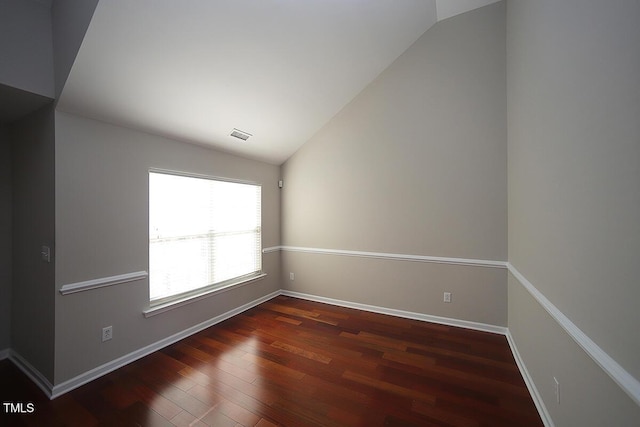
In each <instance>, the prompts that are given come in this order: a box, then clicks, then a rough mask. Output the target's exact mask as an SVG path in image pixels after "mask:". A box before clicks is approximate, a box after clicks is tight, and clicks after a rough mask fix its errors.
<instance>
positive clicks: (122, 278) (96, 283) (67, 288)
mask: <svg viewBox="0 0 640 427" xmlns="http://www.w3.org/2000/svg"><path fill="white" fill-rule="evenodd" d="M147 276H149V273H147V272H146V271H136V272H133V273H126V274H120V275H118V276H109V277H102V278H100V279H92V280H87V281H84V282H76V283H69V284H67V285H63V286H62V287H61V288H60V293H61V294H62V295H69V294H73V293H75V292H83V291H89V290H91V289H97V288H103V287H105V286H113V285H119V284H121V283H128V282H134V281H136V280H142V279H146V278H147Z"/></svg>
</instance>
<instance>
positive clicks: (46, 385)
mask: <svg viewBox="0 0 640 427" xmlns="http://www.w3.org/2000/svg"><path fill="white" fill-rule="evenodd" d="M9 360H11V361H12V362H13V364H14V365H16V366H17V367H18V369H20V370H21V371H22V372H23V373H24V374H25V375H26V376H27V377H29V379H30V380H31V381H33V382H34V383H35V385H37V386H38V387H39V388H40V390H42V391H43V392H44V394H45V395H47V397H48V398H49V399H52V397H51V390H52V389H53V385H51V383H50V382H49V380H48V379H47V378H46V377H45V376H44V375H42V373H41V372H40V371H39V370H37V369H36V368H34V367H33V365H32V364H31V363H29V362H28V361H27V359H25V358H24V357H22V356H21V355H20V354H18V353H17V352H16V351H15V350H12V349H11V350H9Z"/></svg>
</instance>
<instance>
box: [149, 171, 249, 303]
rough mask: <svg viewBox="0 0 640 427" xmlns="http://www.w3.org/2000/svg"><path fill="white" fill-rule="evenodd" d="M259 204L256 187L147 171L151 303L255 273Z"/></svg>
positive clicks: (206, 288)
mask: <svg viewBox="0 0 640 427" xmlns="http://www.w3.org/2000/svg"><path fill="white" fill-rule="evenodd" d="M260 202H261V187H260V186H259V185H254V184H245V183H237V182H229V181H221V180H217V179H209V178H202V177H193V176H185V175H177V174H172V173H164V172H149V296H150V300H151V302H152V303H162V302H165V301H167V300H172V299H174V298H180V297H183V296H190V295H191V294H194V293H197V292H200V291H201V290H203V289H204V290H208V288H216V287H218V286H223V285H226V284H228V283H233V282H234V281H238V280H241V279H243V278H245V277H247V278H249V277H251V276H252V275H258V274H259V273H260V272H261V270H262V256H261V255H262V251H261V250H262V244H261V211H260Z"/></svg>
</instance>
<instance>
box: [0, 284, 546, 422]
mask: <svg viewBox="0 0 640 427" xmlns="http://www.w3.org/2000/svg"><path fill="white" fill-rule="evenodd" d="M278 295H285V296H290V297H294V298H301V299H305V300H309V301H316V302H321V303H326V304H331V305H335V306H340V307H347V308H354V309H358V310H363V311H369V312H373V313H380V314H387V315H391V316H396V317H402V318H406V319H413V320H420V321H425V322H431V323H438V324H442V325H448V326H456V327H461V328H466V329H473V330H477V331H483V332H491V333H497V334H500V335H505V336H506V338H507V341H508V343H509V346H510V348H511V352H512V353H513V357H514V359H515V361H516V364H517V366H518V368H519V369H520V373H521V374H522V377H523V379H524V381H525V384H526V386H527V388H528V390H529V393H530V394H531V397H532V399H533V401H534V404H535V406H536V408H537V410H538V413H539V414H540V417H541V418H542V421H543V423H544V425H545V427H554V424H553V421H552V420H551V417H550V416H549V413H548V411H547V409H546V407H545V405H544V402H543V401H542V398H541V397H540V394H539V393H538V390H537V389H536V387H535V384H534V382H533V380H532V378H531V376H530V375H529V373H528V371H527V369H526V366H525V364H524V362H523V360H522V358H521V357H520V354H519V352H518V349H517V347H516V344H515V342H514V340H513V338H512V337H511V334H510V333H509V330H508V328H506V327H503V326H497V325H490V324H486V323H479V322H471V321H468V320H460V319H452V318H448V317H440V316H432V315H428V314H423V313H415V312H410V311H405V310H397V309H392V308H386V307H380V306H374V305H368V304H361V303H356V302H351V301H344V300H338V299H334V298H327V297H322V296H318V295H311V294H306V293H301V292H294V291H288V290H278V291H275V292H272V293H270V294H268V295H265V296H263V297H261V298H258V299H256V300H254V301H251V302H249V303H247V304H244V305H242V306H240V307H237V308H235V309H233V310H230V311H228V312H226V313H223V314H221V315H219V316H216V317H214V318H211V319H209V320H206V321H204V322H202V323H199V324H197V325H194V326H192V327H190V328H187V329H185V330H183V331H181V332H178V333H176V334H174V335H171V336H169V337H167V338H164V339H162V340H160V341H157V342H155V343H153V344H150V345H148V346H146V347H143V348H141V349H138V350H136V351H133V352H131V353H129V354H126V355H124V356H122V357H120V358H118V359H115V360H112V361H110V362H108V363H105V364H104V365H101V366H98V367H97V368H94V369H91V370H90V371H87V372H85V373H83V374H80V375H78V376H76V377H74V378H71V379H70V380H67V381H65V382H63V383H61V384H57V385H55V386H53V385H52V384H51V383H50V382H49V381H48V380H47V379H46V378H45V377H44V376H43V375H42V374H41V373H40V372H39V371H38V370H37V369H35V368H34V367H33V366H32V365H31V364H30V363H29V362H27V361H26V360H25V359H24V358H23V357H21V356H20V355H19V354H18V353H16V352H15V351H13V350H11V349H5V350H2V351H0V360H2V359H4V358H9V359H10V360H11V361H12V362H13V363H15V364H16V366H17V367H18V368H19V369H20V370H21V371H22V372H24V373H25V375H27V376H28V377H29V378H30V379H31V380H32V381H33V382H34V383H35V384H36V385H37V386H38V387H39V388H40V389H42V391H43V392H44V393H45V394H46V395H47V396H48V397H49V398H50V399H54V398H56V397H59V396H61V395H63V394H65V393H67V392H69V391H71V390H74V389H76V388H78V387H80V386H82V385H84V384H86V383H88V382H90V381H93V380H95V379H97V378H99V377H101V376H103V375H106V374H108V373H109V372H112V371H114V370H116V369H118V368H121V367H123V366H125V365H127V364H129V363H131V362H133V361H135V360H138V359H140V358H142V357H144V356H147V355H149V354H151V353H153V352H155V351H158V350H160V349H162V348H164V347H166V346H168V345H171V344H173V343H175V342H177V341H180V340H181V339H184V338H186V337H188V336H190V335H193V334H195V333H197V332H200V331H201V330H203V329H206V328H208V327H210V326H213V325H215V324H217V323H220V322H222V321H224V320H227V319H229V318H231V317H233V316H235V315H237V314H240V313H242V312H244V311H246V310H249V309H250V308H253V307H255V306H257V305H259V304H262V303H263V302H265V301H268V300H270V299H272V298H274V297H277V296H278Z"/></svg>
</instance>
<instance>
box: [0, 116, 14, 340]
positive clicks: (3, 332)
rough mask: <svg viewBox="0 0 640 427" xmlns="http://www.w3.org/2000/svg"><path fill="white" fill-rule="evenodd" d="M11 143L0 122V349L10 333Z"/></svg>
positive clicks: (8, 338)
mask: <svg viewBox="0 0 640 427" xmlns="http://www.w3.org/2000/svg"><path fill="white" fill-rule="evenodd" d="M11 193H12V192H11V145H10V143H9V137H8V136H7V135H6V132H5V128H4V126H2V124H0V351H2V350H5V349H7V348H9V345H10V336H11V335H10V334H11V328H10V325H11Z"/></svg>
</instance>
